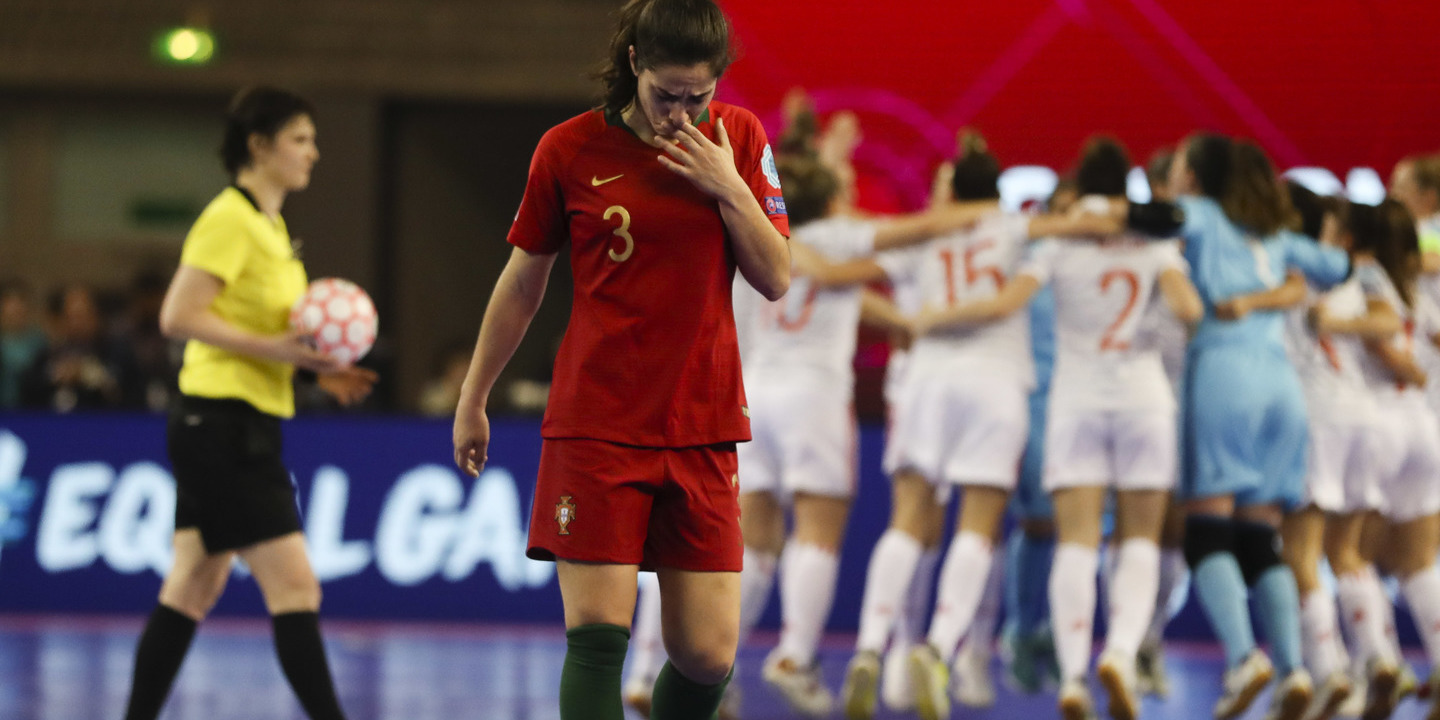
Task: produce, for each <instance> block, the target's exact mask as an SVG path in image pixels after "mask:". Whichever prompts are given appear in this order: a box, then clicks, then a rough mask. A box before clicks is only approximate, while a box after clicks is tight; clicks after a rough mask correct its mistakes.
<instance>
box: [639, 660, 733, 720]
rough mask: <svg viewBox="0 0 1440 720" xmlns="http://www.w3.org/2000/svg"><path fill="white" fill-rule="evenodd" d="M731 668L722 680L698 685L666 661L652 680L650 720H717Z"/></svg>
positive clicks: (731, 675) (731, 674)
mask: <svg viewBox="0 0 1440 720" xmlns="http://www.w3.org/2000/svg"><path fill="white" fill-rule="evenodd" d="M734 675H735V668H733V667H732V668H730V672H729V673H727V674H726V675H725V679H724V680H721V681H720V682H718V683H716V684H714V685H701V684H700V683H697V682H695V681H694V680H691V679H690V678H687V677H685V676H684V675H681V674H680V671H679V670H676V669H675V666H674V665H671V664H670V662H669V661H666V662H665V667H663V668H660V675H659V676H657V677H656V678H655V693H654V695H653V696H652V698H651V700H650V720H696V718H718V717H719V716H720V698H721V697H723V696H724V695H725V686H726V685H729V684H730V678H731V677H734Z"/></svg>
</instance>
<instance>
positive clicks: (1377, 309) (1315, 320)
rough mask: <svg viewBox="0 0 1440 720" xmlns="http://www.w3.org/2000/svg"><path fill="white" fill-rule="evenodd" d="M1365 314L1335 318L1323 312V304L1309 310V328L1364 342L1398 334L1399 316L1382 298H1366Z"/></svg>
mask: <svg viewBox="0 0 1440 720" xmlns="http://www.w3.org/2000/svg"><path fill="white" fill-rule="evenodd" d="M1365 305H1366V307H1365V314H1364V315H1361V316H1359V317H1354V318H1337V317H1335V316H1333V315H1331V314H1330V313H1328V312H1326V311H1325V305H1324V303H1316V304H1315V306H1314V307H1312V308H1310V326H1311V327H1313V328H1315V332H1317V333H1320V334H1322V335H1355V336H1357V337H1360V338H1363V339H1365V340H1386V339H1388V338H1390V337H1393V336H1394V335H1395V333H1398V332H1400V330H1401V322H1400V315H1399V314H1398V313H1396V312H1395V308H1393V307H1391V305H1390V303H1388V302H1386V301H1385V300H1384V299H1383V298H1374V297H1372V298H1366V299H1365Z"/></svg>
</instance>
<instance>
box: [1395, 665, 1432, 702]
mask: <svg viewBox="0 0 1440 720" xmlns="http://www.w3.org/2000/svg"><path fill="white" fill-rule="evenodd" d="M1411 695H1414V696H1415V698H1416V699H1418V700H1429V699H1430V683H1428V682H1425V683H1422V682H1420V678H1417V677H1415V669H1414V668H1412V667H1410V663H1408V662H1405V661H1403V660H1402V661H1401V662H1400V678H1399V679H1398V680H1396V681H1395V697H1396V702H1397V703H1398V702H1399V701H1400V700H1404V699H1405V698H1407V697H1410V696H1411Z"/></svg>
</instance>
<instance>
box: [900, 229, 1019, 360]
mask: <svg viewBox="0 0 1440 720" xmlns="http://www.w3.org/2000/svg"><path fill="white" fill-rule="evenodd" d="M1029 240H1030V217H1029V216H1027V215H1020V214H1012V213H1002V212H1000V211H999V210H997V211H996V212H995V213H994V214H991V215H987V216H986V217H985V218H983V219H982V220H981V221H980V222H978V223H976V224H975V226H974V227H972V228H970V229H968V230H963V231H960V232H956V233H952V234H950V235H945V236H941V237H938V238H935V239H934V240H931V241H930V242H928V243H925V244H923V245H920V246H917V247H916V248H914V249H912V250H904V251H900V252H895V253H885V254H883V255H881V256H880V265H881V266H882V267H883V268H885V271H886V273H887V274H888V275H889V276H890V281H891V282H892V283H893V284H895V285H896V286H901V285H906V284H910V283H913V284H914V287H915V290H916V294H917V296H918V297H919V298H920V302H921V305H922V306H923V307H924V308H925V309H926V310H940V309H944V308H948V307H954V306H956V305H964V304H967V303H973V302H979V301H983V300H989V299H992V298H994V297H995V296H996V295H998V294H999V293H1000V290H1001V288H1003V287H1005V283H1006V282H1008V281H1009V279H1010V278H1011V277H1013V276H1014V275H1015V271H1016V269H1017V268H1018V267H1019V265H1020V261H1021V258H1023V257H1024V255H1025V246H1026V244H1027V243H1028V242H1029ZM911 355H912V359H911V361H910V362H911V363H913V364H914V365H915V367H924V368H938V367H940V366H944V367H946V368H948V369H949V370H954V371H956V372H965V373H977V374H980V375H986V376H992V377H1001V378H1008V379H1011V380H1014V381H1016V382H1019V383H1020V384H1021V386H1022V387H1025V388H1031V387H1033V386H1034V385H1035V365H1034V359H1033V358H1032V357H1031V355H1030V316H1029V313H1025V312H1016V313H1013V314H1011V315H1009V316H1008V317H1005V318H1003V319H1000V320H997V321H995V322H990V323H984V324H980V325H973V326H969V327H956V328H949V329H944V330H939V331H936V332H934V333H932V334H930V335H926V336H924V337H922V338H920V339H918V340H916V341H915V345H914V346H913V347H912V348H911ZM947 371H948V370H947Z"/></svg>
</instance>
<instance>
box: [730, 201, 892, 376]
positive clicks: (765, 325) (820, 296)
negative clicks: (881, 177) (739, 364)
mask: <svg viewBox="0 0 1440 720" xmlns="http://www.w3.org/2000/svg"><path fill="white" fill-rule="evenodd" d="M791 237H792V238H793V239H794V240H795V241H796V242H800V243H804V244H805V245H806V246H808V247H810V248H811V249H813V250H815V251H816V252H818V253H820V254H821V255H822V256H824V257H825V259H826V260H829V261H830V262H844V261H846V260H851V259H854V258H857V257H864V256H867V255H870V254H871V253H873V252H874V251H875V225H874V224H872V223H868V222H863V221H859V220H855V219H853V218H848V217H840V216H836V217H829V218H824V219H821V220H816V221H814V222H809V223H806V224H804V225H802V226H800V227H799V228H796V229H795V231H794V234H793V235H792V236H791ZM860 292H861V288H860V287H859V286H850V287H844V288H838V289H830V290H821V289H819V288H817V287H816V286H815V284H814V281H813V280H811V279H810V278H808V277H804V276H797V277H796V278H795V280H794V282H792V283H791V284H790V290H789V292H787V293H785V297H783V298H781V299H779V300H777V301H775V302H768V301H765V300H764V299H763V298H762V299H761V305H760V307H759V310H758V319H757V321H756V322H755V323H754V324H753V325H752V326H751V328H750V332H751V333H752V336H751V339H750V343H751V347H750V350H749V354H748V355H747V356H746V361H747V364H745V365H744V366H743V368H744V373H745V383H746V384H747V385H751V384H756V383H764V382H777V381H778V382H789V381H792V380H794V379H801V380H814V381H819V382H823V383H825V384H827V385H829V386H831V387H835V388H844V389H845V391H846V393H847V395H848V393H849V391H850V389H851V388H853V387H854V385H855V370H854V362H855V332H856V328H857V327H858V325H859V323H860Z"/></svg>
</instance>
